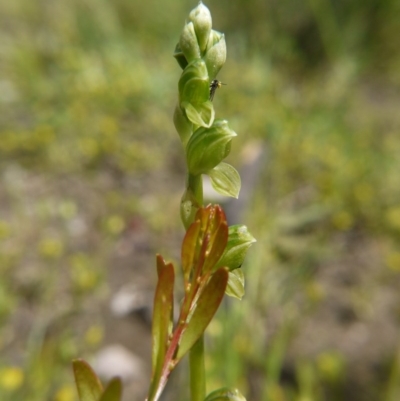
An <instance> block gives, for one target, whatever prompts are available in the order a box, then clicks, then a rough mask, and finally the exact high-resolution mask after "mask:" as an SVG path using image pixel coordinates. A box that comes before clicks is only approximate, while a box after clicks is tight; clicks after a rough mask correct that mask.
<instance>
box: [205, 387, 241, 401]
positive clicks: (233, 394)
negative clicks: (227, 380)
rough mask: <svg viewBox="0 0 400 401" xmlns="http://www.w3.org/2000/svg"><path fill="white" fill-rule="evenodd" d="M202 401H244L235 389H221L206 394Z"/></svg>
mask: <svg viewBox="0 0 400 401" xmlns="http://www.w3.org/2000/svg"><path fill="white" fill-rule="evenodd" d="M204 401H246V398H244V396H243V395H242V394H241V393H240V391H239V390H238V389H236V388H229V387H223V388H220V389H218V390H215V391H213V392H212V393H210V394H208V396H207V397H206V398H205V400H204Z"/></svg>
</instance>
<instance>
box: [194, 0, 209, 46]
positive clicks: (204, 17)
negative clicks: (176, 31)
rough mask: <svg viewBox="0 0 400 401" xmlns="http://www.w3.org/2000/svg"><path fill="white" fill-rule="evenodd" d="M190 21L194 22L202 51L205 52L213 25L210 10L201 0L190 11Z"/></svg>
mask: <svg viewBox="0 0 400 401" xmlns="http://www.w3.org/2000/svg"><path fill="white" fill-rule="evenodd" d="M189 21H191V22H193V26H194V30H195V32H196V36H197V40H198V43H199V46H200V51H201V52H202V53H203V52H204V51H205V49H206V46H207V42H208V37H209V35H210V32H211V26H212V19H211V14H210V10H209V9H208V8H207V7H206V6H205V5H204V4H203V3H202V2H201V1H200V2H199V5H198V6H197V7H196V8H194V9H193V10H192V11H191V12H190V14H189Z"/></svg>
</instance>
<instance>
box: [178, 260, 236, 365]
mask: <svg viewBox="0 0 400 401" xmlns="http://www.w3.org/2000/svg"><path fill="white" fill-rule="evenodd" d="M227 282H228V270H227V269H225V268H221V269H219V270H217V271H216V272H215V273H214V274H213V275H212V276H211V278H210V281H209V282H208V283H207V285H206V286H205V287H204V290H203V291H202V293H201V295H200V297H199V299H198V301H197V303H196V306H195V310H194V312H193V315H192V317H191V319H190V321H189V323H188V326H187V328H186V330H185V331H184V332H183V335H182V339H181V342H180V344H179V349H178V353H177V356H176V358H177V360H179V359H181V358H182V357H183V356H184V355H185V354H186V352H188V351H189V349H190V348H192V347H193V345H194V343H195V342H196V341H197V340H198V339H199V338H200V336H201V335H202V334H203V332H204V330H205V329H206V328H207V326H208V324H209V323H210V321H211V319H212V318H213V316H214V315H215V312H216V311H217V309H218V307H219V305H220V303H221V301H222V298H223V297H224V293H225V289H226V285H227Z"/></svg>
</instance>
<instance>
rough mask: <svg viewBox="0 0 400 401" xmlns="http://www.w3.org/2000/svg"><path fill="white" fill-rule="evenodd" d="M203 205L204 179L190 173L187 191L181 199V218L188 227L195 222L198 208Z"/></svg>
mask: <svg viewBox="0 0 400 401" xmlns="http://www.w3.org/2000/svg"><path fill="white" fill-rule="evenodd" d="M202 206H203V180H202V177H201V174H200V175H192V174H189V173H188V176H187V181H186V191H185V193H184V194H183V196H182V200H181V218H182V222H183V225H184V226H185V228H186V229H188V228H189V226H190V225H191V224H192V223H193V221H194V217H195V215H196V212H197V210H198V209H199V208H200V207H202Z"/></svg>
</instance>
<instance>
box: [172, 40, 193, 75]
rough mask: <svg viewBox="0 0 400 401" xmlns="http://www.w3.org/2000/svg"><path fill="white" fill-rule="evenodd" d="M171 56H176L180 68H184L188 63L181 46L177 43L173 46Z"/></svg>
mask: <svg viewBox="0 0 400 401" xmlns="http://www.w3.org/2000/svg"><path fill="white" fill-rule="evenodd" d="M173 56H174V57H175V58H176V61H177V62H178V64H179V66H180V67H181V68H182V70H184V69H185V68H186V66H187V65H188V64H189V63H188V61H187V60H186V57H185V55H184V54H183V52H182V49H181V47H180V46H179V43H177V44H176V46H175V51H174V54H173Z"/></svg>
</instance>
